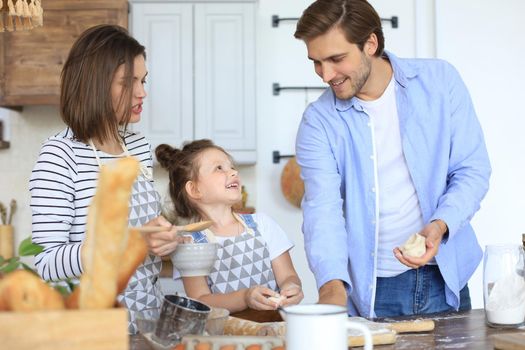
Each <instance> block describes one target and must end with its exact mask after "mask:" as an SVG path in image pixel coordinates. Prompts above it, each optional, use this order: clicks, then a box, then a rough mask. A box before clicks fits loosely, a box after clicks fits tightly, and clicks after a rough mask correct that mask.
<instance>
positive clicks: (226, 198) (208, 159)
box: [195, 148, 242, 205]
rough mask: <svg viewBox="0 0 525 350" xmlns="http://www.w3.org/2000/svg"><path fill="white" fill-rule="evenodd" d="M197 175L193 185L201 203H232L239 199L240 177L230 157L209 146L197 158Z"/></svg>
mask: <svg viewBox="0 0 525 350" xmlns="http://www.w3.org/2000/svg"><path fill="white" fill-rule="evenodd" d="M197 161H198V162H199V177H198V180H197V181H196V183H195V185H196V188H197V190H198V200H199V202H200V203H202V204H228V205H233V204H235V203H237V202H238V201H240V200H241V197H242V196H241V179H240V178H239V172H238V171H237V170H236V169H235V167H234V165H233V163H232V161H231V159H230V157H228V155H226V154H225V153H224V152H222V151H220V150H218V149H216V148H209V149H207V150H205V151H203V152H202V153H201V154H200V155H199V157H198V158H197Z"/></svg>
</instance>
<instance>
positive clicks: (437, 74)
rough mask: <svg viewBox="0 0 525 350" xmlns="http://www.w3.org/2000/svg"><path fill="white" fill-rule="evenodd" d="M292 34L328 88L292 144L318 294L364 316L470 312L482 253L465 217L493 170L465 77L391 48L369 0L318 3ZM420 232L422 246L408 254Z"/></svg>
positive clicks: (438, 63) (441, 63)
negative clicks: (403, 247) (409, 244)
mask: <svg viewBox="0 0 525 350" xmlns="http://www.w3.org/2000/svg"><path fill="white" fill-rule="evenodd" d="M295 37H296V38H298V39H301V40H303V41H304V42H305V43H306V47H307V50H308V57H309V59H310V60H312V61H313V63H314V68H315V71H316V73H317V74H318V75H319V76H320V77H321V78H322V79H323V81H324V82H326V83H328V84H329V85H330V89H327V91H325V92H324V93H323V95H322V96H321V97H320V98H319V99H318V100H317V101H316V102H314V103H312V104H310V105H309V106H308V108H307V109H306V111H305V112H304V115H303V119H302V121H301V124H300V126H299V131H298V134H297V144H296V153H297V159H298V163H299V165H300V166H301V169H302V170H301V176H302V177H303V179H304V182H305V196H304V199H303V203H302V207H303V211H304V223H303V232H304V237H305V249H306V253H307V257H308V261H309V265H310V268H311V269H312V271H313V272H314V275H315V277H316V280H317V285H318V288H319V302H320V303H330V304H339V305H347V307H348V311H349V314H350V315H361V316H365V317H374V316H377V317H381V316H383V317H385V316H396V315H410V314H424V313H432V312H442V311H450V310H467V309H470V308H471V305H470V296H469V291H468V287H467V282H468V280H469V278H470V277H471V276H472V274H473V272H474V270H475V269H476V267H477V266H478V264H479V262H480V260H481V256H482V252H481V248H480V246H479V244H478V242H477V240H476V237H475V234H474V231H473V229H472V227H471V225H470V223H469V221H470V219H471V218H472V216H473V215H474V213H475V212H476V211H477V210H478V209H479V205H480V202H481V200H482V198H483V197H484V196H485V194H486V192H487V190H488V182H489V177H490V172H491V170H490V163H489V160H488V155H487V151H486V148H485V143H484V140H483V134H482V131H481V127H480V125H479V122H478V120H477V117H476V114H475V111H474V108H473V105H472V102H471V99H470V96H469V93H468V91H467V89H466V87H465V85H464V83H463V82H462V80H461V78H460V76H459V74H458V73H457V72H456V70H455V69H454V68H453V67H452V66H451V65H450V64H448V63H446V62H444V61H441V60H422V59H400V58H397V57H396V56H394V55H393V54H392V53H390V52H387V51H384V38H383V32H382V29H381V20H380V18H379V16H378V14H377V12H376V11H375V10H374V9H373V7H372V6H371V5H370V4H369V3H368V2H366V1H365V0H317V1H315V2H314V3H313V4H311V5H310V6H309V7H308V8H307V9H306V10H305V11H304V13H303V15H302V17H301V19H300V20H299V22H298V24H297V30H296V32H295ZM416 232H418V233H419V234H421V235H422V236H424V237H425V246H426V252H425V253H424V254H423V255H422V256H421V257H410V256H408V255H403V254H402V253H401V251H400V250H399V248H398V247H400V246H401V245H402V244H403V243H404V242H405V241H406V240H407V239H408V238H409V237H410V236H411V235H412V234H414V233H416Z"/></svg>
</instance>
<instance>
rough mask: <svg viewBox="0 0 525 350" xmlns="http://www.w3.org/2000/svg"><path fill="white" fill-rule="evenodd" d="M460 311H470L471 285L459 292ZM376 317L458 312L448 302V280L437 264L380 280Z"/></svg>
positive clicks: (378, 280)
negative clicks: (446, 287) (446, 289)
mask: <svg viewBox="0 0 525 350" xmlns="http://www.w3.org/2000/svg"><path fill="white" fill-rule="evenodd" d="M459 297H460V306H459V311H465V310H470V309H471V308H472V306H471V305H470V294H469V290H468V285H466V286H465V287H464V288H463V289H462V290H461V291H460V293H459ZM374 311H375V313H376V317H392V316H403V315H419V314H429V313H434V312H445V311H455V310H454V309H453V308H452V307H451V306H450V305H448V304H447V302H446V301H445V281H444V280H443V277H442V276H441V273H440V272H439V268H438V266H437V265H425V266H423V267H420V268H418V269H412V270H408V271H406V272H403V273H402V274H400V275H398V276H394V277H378V278H377V287H376V300H375V308H374Z"/></svg>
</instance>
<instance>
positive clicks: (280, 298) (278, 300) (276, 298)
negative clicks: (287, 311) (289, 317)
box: [268, 294, 286, 307]
mask: <svg viewBox="0 0 525 350" xmlns="http://www.w3.org/2000/svg"><path fill="white" fill-rule="evenodd" d="M268 300H270V301H272V302H274V303H275V304H276V305H277V306H278V307H279V306H281V303H282V302H283V301H284V300H286V297H285V296H284V295H280V294H279V295H277V296H274V297H268Z"/></svg>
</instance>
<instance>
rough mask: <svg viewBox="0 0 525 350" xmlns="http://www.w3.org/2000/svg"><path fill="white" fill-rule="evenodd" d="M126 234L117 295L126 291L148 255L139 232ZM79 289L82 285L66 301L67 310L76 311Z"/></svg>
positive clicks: (133, 230) (146, 247) (130, 231)
mask: <svg viewBox="0 0 525 350" xmlns="http://www.w3.org/2000/svg"><path fill="white" fill-rule="evenodd" d="M128 234H129V236H128V244H127V245H126V248H125V249H124V254H123V256H122V259H121V262H120V264H119V267H118V277H117V294H120V293H122V292H123V291H124V289H126V286H127V285H128V282H129V279H130V278H131V276H133V274H134V273H135V271H136V270H137V267H138V266H139V265H140V264H142V262H143V261H144V259H145V258H146V255H147V254H148V245H147V243H146V240H145V239H144V238H143V237H142V235H141V234H140V232H139V231H138V230H135V229H129V233H128ZM81 289H82V285H79V286H77V287H76V288H75V290H74V291H73V293H71V294H70V295H69V297H68V298H67V299H66V307H67V308H68V309H78V307H79V306H78V302H79V296H80V290H81Z"/></svg>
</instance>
